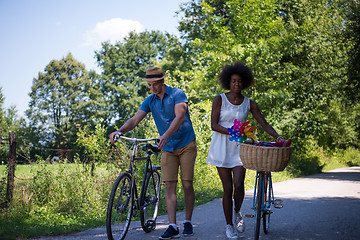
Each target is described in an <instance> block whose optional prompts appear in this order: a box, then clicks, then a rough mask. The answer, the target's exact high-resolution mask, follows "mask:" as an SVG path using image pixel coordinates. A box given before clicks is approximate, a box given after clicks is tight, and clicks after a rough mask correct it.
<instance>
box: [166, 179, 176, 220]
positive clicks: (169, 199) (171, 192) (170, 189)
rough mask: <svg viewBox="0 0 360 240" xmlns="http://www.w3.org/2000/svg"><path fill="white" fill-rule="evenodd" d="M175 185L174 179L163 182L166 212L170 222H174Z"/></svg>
mask: <svg viewBox="0 0 360 240" xmlns="http://www.w3.org/2000/svg"><path fill="white" fill-rule="evenodd" d="M176 185H177V182H176V181H166V182H165V201H166V209H167V212H168V217H169V223H170V224H176V207H177V196H176Z"/></svg>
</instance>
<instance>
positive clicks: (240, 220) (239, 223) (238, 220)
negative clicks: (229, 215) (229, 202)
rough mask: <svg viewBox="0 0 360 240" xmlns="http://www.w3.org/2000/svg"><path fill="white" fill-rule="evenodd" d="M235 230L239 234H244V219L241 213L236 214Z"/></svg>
mask: <svg viewBox="0 0 360 240" xmlns="http://www.w3.org/2000/svg"><path fill="white" fill-rule="evenodd" d="M234 225H235V228H236V230H237V231H238V232H239V233H243V232H244V231H245V224H244V219H243V217H242V216H241V212H240V211H239V212H235V222H234Z"/></svg>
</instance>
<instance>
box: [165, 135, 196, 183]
mask: <svg viewBox="0 0 360 240" xmlns="http://www.w3.org/2000/svg"><path fill="white" fill-rule="evenodd" d="M196 155H197V147H196V140H193V141H192V142H190V143H189V144H188V145H186V146H185V147H183V148H180V149H177V150H175V151H174V152H168V151H162V155H161V177H162V180H163V181H164V182H166V181H177V180H178V173H179V166H180V178H181V180H190V181H192V180H193V179H194V167H195V159H196Z"/></svg>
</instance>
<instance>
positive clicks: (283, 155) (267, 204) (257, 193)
mask: <svg viewBox="0 0 360 240" xmlns="http://www.w3.org/2000/svg"><path fill="white" fill-rule="evenodd" d="M239 154H240V158H241V160H242V163H243V165H244V167H245V168H246V169H251V170H256V179H255V187H254V197H253V205H252V209H253V210H254V212H255V216H253V215H245V216H246V217H255V239H259V235H260V225H261V222H262V225H263V231H264V233H265V234H267V233H268V231H269V227H270V216H271V214H272V213H273V211H272V209H271V208H272V205H273V206H274V207H275V208H282V206H283V203H282V201H281V200H278V199H276V200H275V197H274V191H273V186H272V178H271V172H280V171H283V170H284V169H285V167H286V166H287V164H288V162H289V160H290V155H291V146H290V147H269V146H256V145H252V144H247V143H241V144H240V152H239ZM261 220H262V221H261Z"/></svg>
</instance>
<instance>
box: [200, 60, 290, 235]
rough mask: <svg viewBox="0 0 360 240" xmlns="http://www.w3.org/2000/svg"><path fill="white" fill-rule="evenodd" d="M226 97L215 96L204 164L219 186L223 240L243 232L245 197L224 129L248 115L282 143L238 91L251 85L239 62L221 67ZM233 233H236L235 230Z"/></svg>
mask: <svg viewBox="0 0 360 240" xmlns="http://www.w3.org/2000/svg"><path fill="white" fill-rule="evenodd" d="M218 79H219V82H220V84H221V85H222V87H223V88H224V89H225V90H230V91H229V92H227V93H222V94H220V95H217V96H215V98H214V100H213V104H212V112H211V128H212V130H213V131H214V134H213V136H212V139H211V144H210V149H209V154H208V158H207V161H206V162H207V163H208V164H211V165H214V166H215V167H216V168H217V171H218V173H219V176H220V179H221V182H222V185H223V190H224V193H223V201H222V202H223V210H224V215H225V220H226V236H227V238H237V233H236V230H237V231H238V232H240V233H241V232H244V230H245V225H244V220H243V218H242V215H241V212H240V209H241V205H242V203H243V200H244V195H245V187H244V180H245V173H246V169H245V168H244V167H243V164H242V162H241V159H240V156H239V149H240V145H239V143H237V142H235V141H229V136H230V134H229V133H228V130H227V129H228V128H229V127H231V126H232V125H233V123H234V119H237V120H240V121H241V122H242V123H244V122H245V121H246V119H247V116H248V114H249V112H251V113H252V115H253V117H254V118H255V120H256V121H257V122H258V123H259V124H260V125H261V127H262V128H264V130H265V131H266V132H267V133H268V134H269V135H271V136H273V137H274V138H275V139H276V140H277V141H283V140H284V139H283V138H282V137H281V136H279V134H277V132H276V131H275V130H274V129H273V127H272V126H270V125H269V123H267V122H266V120H265V118H264V117H263V115H262V114H261V112H260V110H259V107H258V106H257V104H256V103H255V102H254V101H252V100H250V99H249V98H247V97H246V96H244V95H243V94H242V92H241V91H242V90H244V89H247V88H248V87H250V86H251V85H252V84H253V83H254V77H253V74H252V71H251V69H250V68H249V67H248V66H246V65H245V64H243V63H241V62H236V63H233V64H229V65H225V66H224V67H223V69H222V71H221V73H220V75H219V77H218ZM232 197H234V203H235V206H234V214H235V222H234V224H235V226H234V224H233V222H232V218H233V214H232V207H233V203H232ZM235 229H236V230H235Z"/></svg>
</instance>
